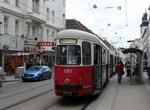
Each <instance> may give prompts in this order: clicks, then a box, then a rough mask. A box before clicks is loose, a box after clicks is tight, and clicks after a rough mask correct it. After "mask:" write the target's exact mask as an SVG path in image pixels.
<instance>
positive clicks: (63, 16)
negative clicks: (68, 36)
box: [62, 14, 66, 24]
mask: <svg viewBox="0 0 150 110" xmlns="http://www.w3.org/2000/svg"><path fill="white" fill-rule="evenodd" d="M62 18H63V24H65V21H66V20H65V14H63V15H62Z"/></svg>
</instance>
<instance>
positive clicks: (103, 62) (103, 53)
mask: <svg viewBox="0 0 150 110" xmlns="http://www.w3.org/2000/svg"><path fill="white" fill-rule="evenodd" d="M106 56H107V54H106V50H105V49H102V64H106Z"/></svg>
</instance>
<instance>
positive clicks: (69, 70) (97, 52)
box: [54, 29, 110, 96]
mask: <svg viewBox="0 0 150 110" xmlns="http://www.w3.org/2000/svg"><path fill="white" fill-rule="evenodd" d="M55 43H56V64H55V75H54V82H55V94H56V95H57V96H83V95H88V94H93V93H95V92H97V91H99V92H100V91H101V89H102V87H103V85H104V84H106V83H107V82H108V76H109V75H108V71H109V68H108V67H109V66H108V64H109V59H110V57H109V49H108V48H107V46H106V45H105V44H104V43H103V42H102V41H101V39H100V38H99V37H97V36H95V35H93V34H90V33H87V32H84V31H79V30H74V29H69V30H63V31H60V32H59V33H58V34H57V36H56V39H55Z"/></svg>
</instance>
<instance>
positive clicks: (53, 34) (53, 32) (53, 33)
mask: <svg viewBox="0 0 150 110" xmlns="http://www.w3.org/2000/svg"><path fill="white" fill-rule="evenodd" d="M54 36H55V31H52V41H54Z"/></svg>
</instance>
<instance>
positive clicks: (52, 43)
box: [37, 42, 54, 46]
mask: <svg viewBox="0 0 150 110" xmlns="http://www.w3.org/2000/svg"><path fill="white" fill-rule="evenodd" d="M37 45H38V46H54V42H38V44H37Z"/></svg>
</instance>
